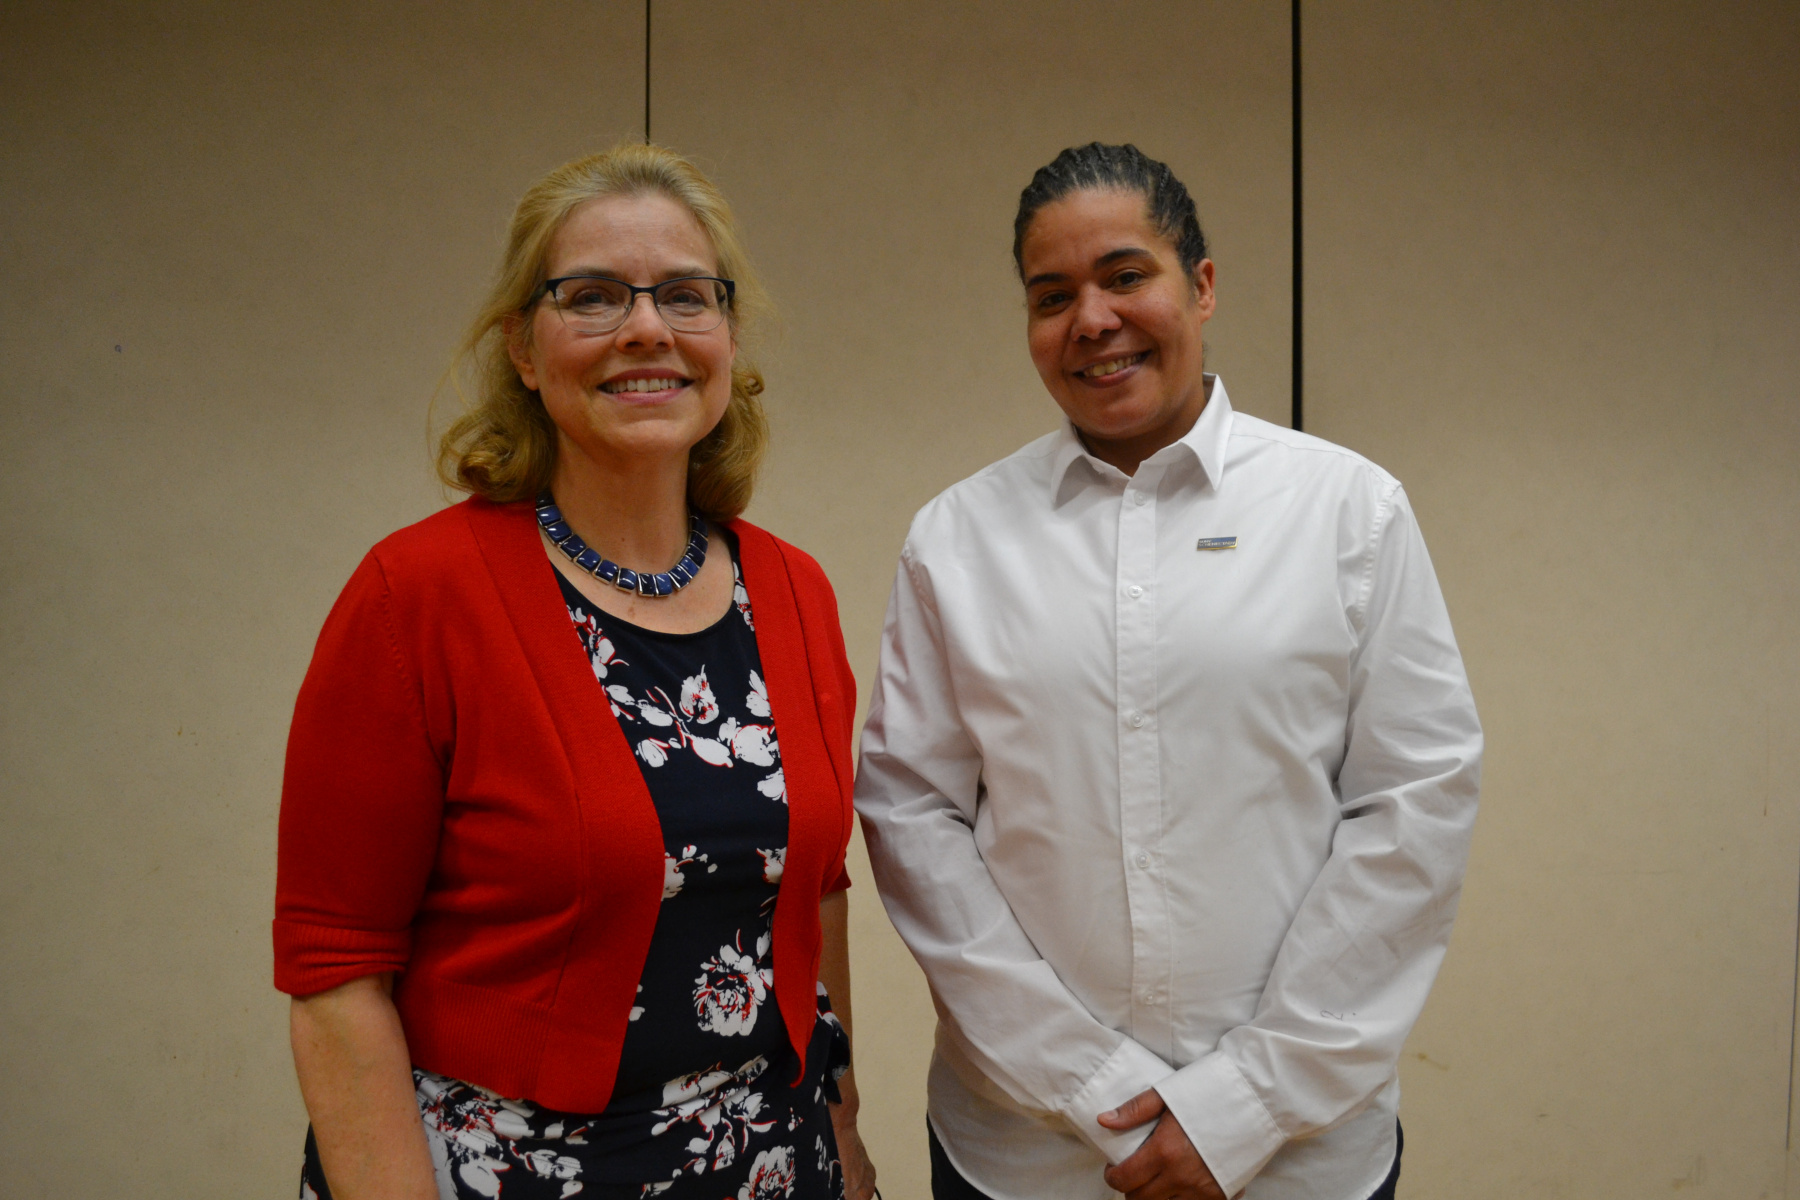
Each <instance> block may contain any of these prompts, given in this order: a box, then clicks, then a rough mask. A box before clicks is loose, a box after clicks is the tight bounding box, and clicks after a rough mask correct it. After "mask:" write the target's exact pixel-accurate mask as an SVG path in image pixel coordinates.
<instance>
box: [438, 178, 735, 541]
mask: <svg viewBox="0 0 1800 1200" xmlns="http://www.w3.org/2000/svg"><path fill="white" fill-rule="evenodd" d="M651 193H653V194H659V195H663V196H667V197H669V198H670V199H671V200H675V201H677V202H678V203H680V204H681V205H682V206H683V207H685V208H686V209H687V210H688V211H689V212H690V213H692V214H693V215H694V219H695V220H696V221H698V222H699V223H700V227H701V229H703V230H705V231H706V236H707V238H708V239H709V240H710V241H711V242H712V247H713V251H714V253H715V254H716V255H717V256H718V260H719V274H721V275H722V276H724V277H725V278H727V279H732V280H735V281H736V283H737V291H736V294H735V298H734V300H733V303H732V306H731V315H730V320H731V328H732V333H733V336H735V337H736V339H737V343H738V347H739V352H738V357H737V361H736V362H735V363H733V365H732V368H731V400H730V402H729V403H728V404H727V405H726V407H725V415H724V416H723V417H721V418H720V419H719V423H718V424H717V425H715V426H714V427H713V429H712V431H711V432H710V433H708V434H707V435H706V436H705V437H703V438H701V439H700V441H699V442H698V443H697V444H696V445H695V446H694V448H693V449H692V450H690V451H689V452H688V479H687V498H688V505H689V506H690V507H691V508H692V509H693V510H694V511H695V512H697V513H700V514H701V515H703V516H705V517H707V518H709V519H711V520H715V521H728V520H730V519H732V518H733V517H736V516H737V515H739V514H740V513H742V512H743V511H744V509H745V508H746V507H747V506H748V505H749V503H750V494H751V492H752V491H753V490H754V488H755V486H756V471H757V468H758V467H759V466H760V465H761V463H762V457H763V451H764V449H765V448H766V447H767V445H768V439H769V426H768V419H767V418H766V417H765V416H764V414H763V407H762V401H761V400H759V399H758V397H759V396H760V395H761V394H762V390H763V380H762V375H761V374H760V373H759V372H758V371H757V370H756V368H755V367H754V366H752V365H750V363H749V361H748V360H747V358H746V356H745V354H744V352H743V347H744V341H745V335H746V332H747V331H748V329H749V327H750V326H752V325H754V324H755V322H756V319H758V318H760V317H762V316H764V315H765V314H766V313H767V310H768V300H767V296H766V293H764V291H763V289H762V287H761V285H760V284H759V283H758V281H757V278H756V272H755V270H754V269H753V268H752V267H751V265H750V259H749V256H748V255H747V254H746V253H745V251H744V246H743V241H742V239H741V238H740V237H739V236H738V229H737V221H736V219H735V218H734V217H733V216H732V215H731V208H730V206H729V205H727V204H726V203H725V197H724V196H722V195H720V194H719V189H718V188H716V187H714V186H713V185H712V182H711V181H710V180H708V179H707V178H706V176H704V175H702V174H701V173H700V170H699V168H697V167H696V166H694V164H693V163H691V162H689V161H688V160H687V159H686V158H684V157H682V156H681V155H679V154H677V153H675V151H673V150H670V149H667V148H665V147H663V146H654V145H644V144H641V143H637V142H628V143H623V144H620V145H618V146H614V147H613V148H612V149H611V150H608V151H605V152H604V153H601V154H590V155H588V156H587V157H585V158H578V159H576V160H575V161H573V162H569V163H564V164H563V165H562V166H560V167H558V168H556V170H554V171H551V172H550V173H549V174H548V175H546V176H544V177H543V178H542V179H540V180H538V181H537V183H535V184H533V185H532V186H531V189H530V190H529V191H527V192H526V193H525V195H524V197H523V198H521V199H520V201H519V206H518V208H517V209H516V210H514V212H513V218H512V225H511V227H510V228H509V230H508V232H507V238H506V254H505V256H504V257H503V258H502V259H501V261H500V271H499V273H498V275H497V276H496V277H495V279H494V285H493V287H492V289H491V290H490V291H489V293H488V297H487V301H486V302H485V303H484V304H483V305H482V307H481V310H480V312H479V313H478V314H477V315H476V317H475V320H474V322H473V323H472V324H471V325H470V326H469V331H468V333H467V334H466V335H464V337H463V340H462V342H461V344H460V345H459V346H458V347H457V352H456V359H455V362H454V364H453V366H452V368H451V369H452V372H453V373H455V374H457V375H458V376H462V375H465V374H466V376H467V377H468V378H469V380H470V382H471V383H472V384H473V387H474V392H475V395H474V396H473V397H472V398H471V397H469V396H468V394H467V392H466V391H464V389H463V387H462V382H461V379H460V378H459V379H458V391H462V392H463V393H464V399H465V401H466V402H467V408H466V411H464V413H463V414H462V416H460V417H458V418H457V419H456V421H455V422H454V423H452V424H451V426H450V428H449V429H447V430H445V432H444V436H443V438H442V439H441V440H440V441H439V442H438V457H437V471H438V477H439V478H440V479H442V480H443V481H444V483H445V484H447V485H448V486H450V487H452V488H456V489H458V490H461V491H466V492H473V493H475V494H476V495H478V496H482V497H485V498H486V499H488V500H493V501H496V502H507V501H513V500H528V499H531V498H533V497H535V496H536V495H537V494H538V493H539V492H540V491H542V490H543V489H544V488H545V487H547V486H549V483H550V473H551V471H552V470H553V469H554V468H555V466H556V426H555V424H554V423H553V422H552V421H551V420H550V415H549V414H548V413H547V412H546V411H545V410H544V402H543V400H542V399H541V398H540V397H539V396H538V394H537V393H536V392H535V391H533V390H532V389H530V388H528V387H526V386H525V383H524V381H523V380H521V379H520V378H519V372H518V371H517V370H516V369H515V368H514V367H513V364H512V359H511V358H510V357H508V355H507V348H506V329H505V327H506V325H507V324H508V322H509V319H510V318H514V317H519V316H524V315H526V313H527V310H528V309H529V308H530V306H531V305H532V304H533V303H534V302H535V300H536V298H537V290H538V288H539V286H541V285H542V284H543V282H544V280H545V278H547V275H546V271H547V270H548V260H549V257H550V247H551V245H552V243H553V242H554V241H555V240H556V235H557V232H558V231H559V230H561V228H562V226H563V222H564V221H566V220H568V218H569V214H570V213H572V212H574V211H575V209H576V208H578V207H580V206H581V205H582V204H585V203H587V202H588V201H589V200H594V199H598V198H599V197H601V196H621V195H625V196H630V195H643V194H651ZM530 330H531V323H530V322H529V321H527V322H526V323H525V326H524V336H525V337H527V338H529V337H530Z"/></svg>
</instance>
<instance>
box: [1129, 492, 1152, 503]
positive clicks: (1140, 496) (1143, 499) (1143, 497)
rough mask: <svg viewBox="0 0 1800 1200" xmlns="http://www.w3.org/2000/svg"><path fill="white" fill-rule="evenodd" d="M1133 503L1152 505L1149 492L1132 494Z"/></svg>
mask: <svg viewBox="0 0 1800 1200" xmlns="http://www.w3.org/2000/svg"><path fill="white" fill-rule="evenodd" d="M1131 502H1132V503H1133V504H1138V505H1144V504H1148V503H1150V495H1149V493H1147V492H1133V493H1131Z"/></svg>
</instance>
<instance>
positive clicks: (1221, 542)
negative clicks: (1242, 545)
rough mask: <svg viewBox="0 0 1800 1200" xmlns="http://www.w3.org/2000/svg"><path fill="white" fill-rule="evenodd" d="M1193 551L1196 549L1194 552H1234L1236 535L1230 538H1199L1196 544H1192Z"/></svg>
mask: <svg viewBox="0 0 1800 1200" xmlns="http://www.w3.org/2000/svg"><path fill="white" fill-rule="evenodd" d="M1194 549H1196V550H1236V549H1237V535H1236V534H1235V533H1234V534H1232V535H1231V536H1230V537H1216V538H1201V539H1200V540H1199V541H1198V542H1195V543H1194Z"/></svg>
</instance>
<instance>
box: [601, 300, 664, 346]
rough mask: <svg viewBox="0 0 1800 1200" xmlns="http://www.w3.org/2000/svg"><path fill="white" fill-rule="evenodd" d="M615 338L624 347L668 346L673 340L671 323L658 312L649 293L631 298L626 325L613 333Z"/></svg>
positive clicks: (626, 315) (626, 314)
mask: <svg viewBox="0 0 1800 1200" xmlns="http://www.w3.org/2000/svg"><path fill="white" fill-rule="evenodd" d="M639 301H642V303H641V304H640V303H639ZM613 336H614V337H615V338H616V339H618V342H619V344H620V345H622V346H666V345H668V344H670V342H671V341H672V340H673V339H672V335H671V331H670V329H669V323H668V322H667V321H665V320H663V318H662V314H661V313H660V312H658V311H656V303H655V301H653V300H652V299H651V298H650V294H649V293H648V292H639V293H638V294H637V295H635V296H633V297H632V298H631V308H630V309H629V310H627V311H626V313H625V321H624V324H622V325H620V326H619V327H618V329H616V330H614V331H613Z"/></svg>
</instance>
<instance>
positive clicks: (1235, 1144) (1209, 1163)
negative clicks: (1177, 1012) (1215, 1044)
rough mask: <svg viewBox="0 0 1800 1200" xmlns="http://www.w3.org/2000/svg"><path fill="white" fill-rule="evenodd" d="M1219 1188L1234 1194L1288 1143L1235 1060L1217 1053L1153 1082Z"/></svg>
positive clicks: (1242, 1188)
mask: <svg viewBox="0 0 1800 1200" xmlns="http://www.w3.org/2000/svg"><path fill="white" fill-rule="evenodd" d="M1156 1091H1157V1094H1158V1095H1160V1096H1161V1097H1162V1098H1163V1103H1164V1104H1166V1105H1168V1107H1169V1111H1170V1112H1171V1113H1173V1114H1174V1115H1175V1119H1176V1120H1177V1121H1179V1122H1180V1123H1181V1129H1182V1132H1183V1133H1185V1134H1187V1136H1188V1141H1190V1142H1192V1143H1194V1149H1196V1150H1198V1151H1199V1152H1200V1157H1201V1158H1202V1159H1204V1160H1205V1161H1206V1167H1207V1169H1208V1170H1209V1171H1211V1172H1212V1173H1213V1178H1214V1179H1215V1180H1217V1181H1218V1184H1219V1190H1220V1191H1222V1192H1224V1193H1225V1194H1226V1195H1227V1196H1236V1195H1237V1194H1238V1193H1239V1192H1241V1191H1243V1190H1244V1188H1245V1187H1246V1186H1247V1185H1248V1184H1249V1183H1250V1181H1251V1180H1252V1179H1254V1178H1256V1173H1257V1172H1258V1171H1260V1170H1262V1169H1263V1167H1264V1166H1265V1165H1267V1163H1268V1161H1269V1160H1270V1159H1271V1158H1273V1157H1274V1156H1275V1152H1276V1151H1277V1150H1279V1149H1281V1147H1282V1145H1283V1144H1284V1143H1286V1142H1287V1140H1288V1139H1287V1135H1286V1134H1284V1133H1282V1132H1281V1128H1280V1127H1279V1126H1278V1125H1276V1124H1275V1118H1274V1117H1271V1116H1270V1115H1269V1110H1268V1109H1267V1108H1264V1107H1263V1102H1262V1100H1261V1098H1260V1097H1258V1096H1257V1094H1256V1091H1255V1089H1253V1088H1252V1087H1251V1086H1250V1083H1249V1081H1248V1080H1246V1079H1245V1078H1244V1073H1243V1072H1242V1071H1240V1070H1238V1066H1237V1064H1236V1063H1234V1062H1232V1061H1231V1059H1230V1058H1228V1057H1226V1056H1225V1055H1224V1054H1222V1053H1220V1052H1219V1051H1216V1050H1215V1051H1214V1052H1213V1053H1211V1054H1208V1055H1207V1056H1206V1057H1204V1058H1201V1059H1199V1060H1197V1061H1195V1062H1192V1063H1189V1064H1188V1065H1187V1066H1185V1067H1183V1068H1182V1069H1181V1070H1179V1071H1176V1072H1175V1073H1174V1074H1173V1075H1171V1076H1169V1077H1168V1078H1167V1079H1164V1080H1162V1081H1161V1082H1159V1083H1158V1084H1157V1085H1156Z"/></svg>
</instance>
